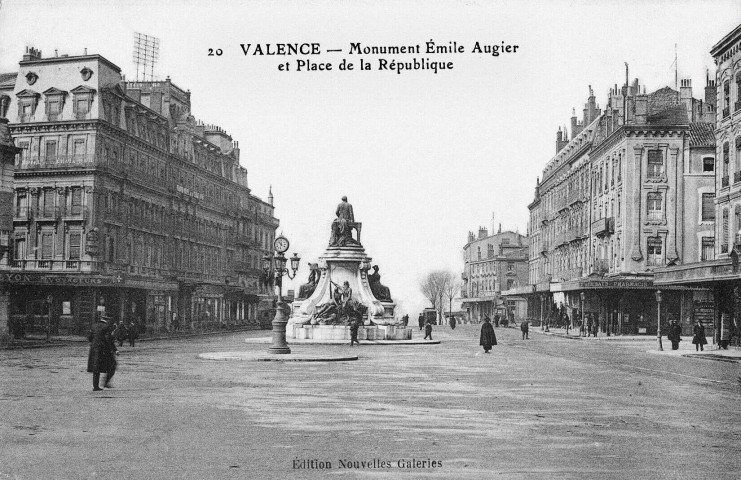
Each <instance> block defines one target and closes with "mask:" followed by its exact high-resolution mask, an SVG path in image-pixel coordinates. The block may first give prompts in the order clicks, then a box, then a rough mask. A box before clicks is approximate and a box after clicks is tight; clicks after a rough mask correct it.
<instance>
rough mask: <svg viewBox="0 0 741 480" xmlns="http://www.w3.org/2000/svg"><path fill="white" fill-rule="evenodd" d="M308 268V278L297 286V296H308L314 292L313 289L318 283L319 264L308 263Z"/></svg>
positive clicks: (319, 274)
mask: <svg viewBox="0 0 741 480" xmlns="http://www.w3.org/2000/svg"><path fill="white" fill-rule="evenodd" d="M309 269H310V270H311V273H309V280H308V282H307V283H304V284H303V285H301V288H299V290H298V298H309V297H310V296H311V294H312V293H314V290H316V286H317V284H318V283H319V277H320V276H321V271H320V270H319V264H318V263H310V264H309Z"/></svg>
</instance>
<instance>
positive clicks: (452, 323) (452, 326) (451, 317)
mask: <svg viewBox="0 0 741 480" xmlns="http://www.w3.org/2000/svg"><path fill="white" fill-rule="evenodd" d="M455 324H456V321H455V317H454V316H453V315H451V316H450V329H451V330H455Z"/></svg>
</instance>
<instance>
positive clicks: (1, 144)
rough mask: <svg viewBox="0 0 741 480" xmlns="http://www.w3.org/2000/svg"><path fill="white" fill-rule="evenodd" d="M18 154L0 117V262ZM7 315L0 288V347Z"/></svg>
mask: <svg viewBox="0 0 741 480" xmlns="http://www.w3.org/2000/svg"><path fill="white" fill-rule="evenodd" d="M1 80H2V79H0V81H1ZM0 110H1V109H0ZM0 113H2V114H4V113H5V112H3V111H0ZM19 152H20V149H19V148H17V147H16V146H15V143H14V142H13V137H11V136H10V128H8V119H7V118H3V117H2V116H0V261H2V259H4V258H6V257H7V255H8V253H9V245H10V242H11V239H12V236H13V201H12V199H13V171H14V168H15V166H14V164H15V156H16V154H18V153H19ZM9 314H10V302H9V295H8V290H7V288H3V287H2V286H0V345H2V344H3V343H5V342H7V340H8V339H9V336H10V334H11V333H14V332H11V331H10V327H11V325H12V322H11V321H9V320H10V316H9Z"/></svg>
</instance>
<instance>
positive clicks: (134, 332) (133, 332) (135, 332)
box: [128, 320, 139, 347]
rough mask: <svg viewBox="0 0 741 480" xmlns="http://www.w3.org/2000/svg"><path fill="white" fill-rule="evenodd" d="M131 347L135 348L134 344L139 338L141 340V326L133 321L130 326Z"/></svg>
mask: <svg viewBox="0 0 741 480" xmlns="http://www.w3.org/2000/svg"><path fill="white" fill-rule="evenodd" d="M128 331H129V346H131V347H133V346H134V342H135V341H136V339H137V338H139V325H137V324H136V322H134V321H133V320H132V321H131V323H130V324H129V328H128Z"/></svg>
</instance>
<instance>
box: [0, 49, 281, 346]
mask: <svg viewBox="0 0 741 480" xmlns="http://www.w3.org/2000/svg"><path fill="white" fill-rule="evenodd" d="M190 96H191V94H190V92H189V91H186V90H183V89H181V88H179V87H178V86H176V85H175V84H174V83H173V82H172V81H171V80H170V79H169V78H168V79H167V80H165V81H152V82H125V81H124V79H123V77H122V75H121V70H120V68H119V67H118V66H116V65H114V64H113V63H111V62H110V61H109V60H107V59H105V58H104V57H102V56H100V55H88V54H85V55H81V56H54V57H50V58H43V57H42V55H41V52H39V51H37V50H35V49H29V50H28V51H27V53H26V54H25V55H24V56H23V60H22V61H21V62H20V63H19V71H18V72H17V73H15V74H5V75H0V108H1V109H2V111H0V113H1V114H3V115H6V116H7V117H8V119H9V120H10V122H11V123H10V129H11V132H12V134H13V136H14V138H15V141H16V145H17V146H18V147H19V148H20V149H21V153H19V154H18V156H17V159H16V165H15V167H16V168H15V179H14V195H13V200H12V205H13V234H12V239H11V241H10V245H9V247H10V249H11V253H10V255H8V256H7V257H9V258H6V259H4V260H2V261H0V267H2V268H3V270H4V271H5V272H6V275H4V278H3V281H4V283H5V284H6V285H7V288H8V289H9V291H10V298H11V310H12V314H13V316H14V317H15V320H16V321H22V322H25V323H26V325H27V328H31V329H33V328H34V327H37V326H38V323H40V322H43V321H45V320H44V318H45V317H46V315H47V314H48V313H49V311H51V317H52V323H53V327H52V328H53V329H54V330H55V331H59V332H60V333H80V332H83V331H85V330H86V329H87V328H88V324H89V322H90V321H91V320H92V318H93V311H94V310H95V309H97V307H98V306H100V305H101V304H104V306H105V309H106V311H107V312H108V313H110V314H112V315H114V317H115V318H121V319H124V318H132V319H137V321H139V322H140V324H141V325H142V329H143V330H146V331H163V330H167V329H172V328H174V327H175V326H176V325H177V326H179V327H180V328H189V327H193V326H196V325H199V326H200V325H202V324H204V323H206V324H211V325H212V326H213V325H224V324H227V325H234V324H245V323H253V324H257V322H258V318H259V316H260V315H259V312H258V309H259V308H260V305H261V301H262V302H263V304H267V305H269V304H270V302H269V301H268V297H267V293H268V289H267V288H265V286H264V285H263V282H261V275H262V273H261V270H260V262H261V258H262V257H263V255H265V254H267V253H269V252H270V251H271V247H270V245H271V243H272V240H273V237H274V235H275V229H276V228H277V226H278V220H277V219H276V218H275V217H274V216H273V204H272V202H273V199H272V194H271V195H270V198H269V201H268V202H265V201H262V200H260V199H259V198H258V197H256V196H254V195H252V194H251V192H250V189H249V187H248V184H247V170H246V169H245V168H243V167H241V166H240V163H239V159H240V151H239V146H238V143H237V142H234V141H233V140H232V138H231V137H230V136H229V135H228V134H227V133H226V132H225V131H224V130H223V129H221V128H219V127H217V126H213V125H204V124H203V123H201V122H198V121H196V119H195V118H194V117H193V116H192V114H191V109H190V106H191V101H190Z"/></svg>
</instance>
